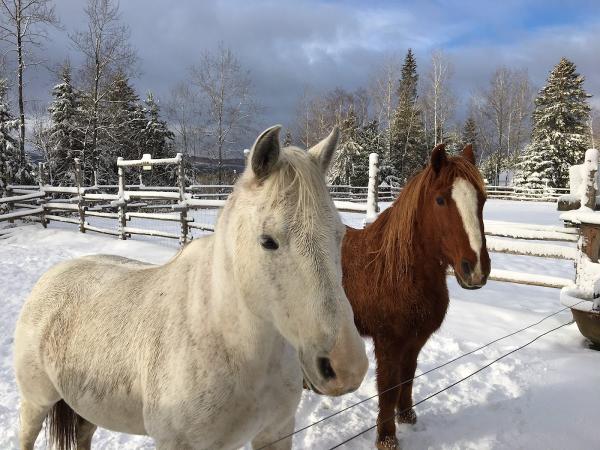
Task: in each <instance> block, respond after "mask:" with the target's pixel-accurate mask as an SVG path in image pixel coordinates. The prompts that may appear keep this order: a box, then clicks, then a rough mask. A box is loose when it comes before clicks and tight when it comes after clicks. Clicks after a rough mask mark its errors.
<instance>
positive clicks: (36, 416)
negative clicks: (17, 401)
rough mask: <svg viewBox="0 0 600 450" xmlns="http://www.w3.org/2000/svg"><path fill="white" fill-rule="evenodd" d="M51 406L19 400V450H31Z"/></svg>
mask: <svg viewBox="0 0 600 450" xmlns="http://www.w3.org/2000/svg"><path fill="white" fill-rule="evenodd" d="M51 408H52V405H45V406H39V405H36V404H35V403H32V402H30V401H28V400H26V399H24V398H23V399H22V400H21V408H20V411H19V418H20V422H21V424H20V427H19V443H20V446H21V450H33V446H34V444H35V440H36V439H37V437H38V434H40V430H41V429H42V425H43V424H44V419H45V418H46V416H47V415H48V412H49V411H50V409H51Z"/></svg>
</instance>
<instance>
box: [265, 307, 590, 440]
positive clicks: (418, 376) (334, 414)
mask: <svg viewBox="0 0 600 450" xmlns="http://www.w3.org/2000/svg"><path fill="white" fill-rule="evenodd" d="M584 301H585V300H582V301H580V302H578V303H575V304H574V305H572V306H576V305H578V304H579V303H582V302H584ZM570 308H571V307H565V308H561V309H559V310H558V311H555V312H553V313H552V314H548V315H547V316H545V317H543V318H542V319H540V320H538V321H537V322H534V323H532V324H530V325H527V326H526V327H523V328H520V329H518V330H516V331H513V332H511V333H509V334H507V335H504V336H502V337H499V338H497V339H494V340H493V341H490V342H488V343H486V344H483V345H482V346H480V347H477V348H475V349H473V350H470V351H468V352H466V353H463V354H462V355H460V356H457V357H455V358H453V359H451V360H449V361H446V362H445V363H443V364H440V365H438V366H435V367H433V368H431V369H429V370H426V371H425V372H422V373H420V374H419V375H416V376H415V377H413V378H410V379H407V380H404V381H402V382H400V383H398V384H396V385H395V386H392V387H389V388H387V389H385V390H383V391H381V392H378V393H377V394H375V395H372V396H370V397H367V398H364V399H362V400H360V401H358V402H356V403H353V404H351V405H348V406H346V407H344V408H342V409H340V410H338V411H336V412H334V413H332V414H329V415H328V416H325V417H322V418H321V419H319V420H317V421H316V422H313V423H311V424H308V425H306V426H304V427H301V428H298V429H297V430H295V431H294V432H293V433H289V434H286V435H285V436H282V437H280V438H279V439H277V440H276V441H273V442H271V443H269V444H267V445H264V446H262V447H260V448H258V449H257V450H263V449H265V448H267V447H270V446H271V445H273V444H277V443H278V442H280V441H283V440H284V439H288V438H290V437H292V436H294V435H296V434H298V433H301V432H303V431H306V430H307V429H309V428H311V427H314V426H315V425H318V424H320V423H322V422H325V421H326V420H329V419H331V418H332V417H335V416H337V415H339V414H341V413H343V412H345V411H348V410H349V409H352V408H354V407H355V406H358V405H361V404H363V403H365V402H367V401H369V400H372V399H374V398H376V397H379V396H380V395H382V394H385V393H387V392H390V391H392V390H394V389H396V388H398V387H400V386H403V385H405V384H407V383H410V382H411V381H414V380H416V379H417V378H420V377H422V376H425V375H427V374H429V373H431V372H434V371H436V370H438V369H441V368H442V367H446V366H447V365H449V364H452V363H454V362H456V361H458V360H459V359H462V358H464V357H466V356H469V355H472V354H473V353H476V352H478V351H480V350H483V349H484V348H486V347H489V346H490V345H492V344H495V343H496V342H499V341H502V340H504V339H507V338H509V337H511V336H514V335H515V334H518V333H521V332H523V331H525V330H528V329H529V328H532V327H534V326H536V325H539V324H540V323H542V322H543V321H545V320H547V319H549V318H550V317H553V316H556V315H557V314H560V313H561V312H563V311H566V310H567V309H570Z"/></svg>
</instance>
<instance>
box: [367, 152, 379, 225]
mask: <svg viewBox="0 0 600 450" xmlns="http://www.w3.org/2000/svg"><path fill="white" fill-rule="evenodd" d="M378 175H379V155H378V154H377V153H371V154H370V155H369V187H368V190H367V214H366V216H365V220H364V225H365V226H366V225H368V224H370V223H373V222H374V221H375V220H376V219H377V213H378V212H379V202H378V198H377V194H378V192H377V185H378Z"/></svg>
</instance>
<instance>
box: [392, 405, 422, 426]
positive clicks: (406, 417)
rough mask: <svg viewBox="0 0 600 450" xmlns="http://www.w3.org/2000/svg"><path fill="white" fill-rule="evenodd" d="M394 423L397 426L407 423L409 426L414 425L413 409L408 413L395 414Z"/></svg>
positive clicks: (415, 415)
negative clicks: (396, 423) (395, 422)
mask: <svg viewBox="0 0 600 450" xmlns="http://www.w3.org/2000/svg"><path fill="white" fill-rule="evenodd" d="M396 421H397V422H398V423H399V424H402V423H408V424H410V425H414V424H415V423H417V413H416V412H415V410H414V409H413V408H411V409H409V410H408V411H404V412H402V413H399V414H396Z"/></svg>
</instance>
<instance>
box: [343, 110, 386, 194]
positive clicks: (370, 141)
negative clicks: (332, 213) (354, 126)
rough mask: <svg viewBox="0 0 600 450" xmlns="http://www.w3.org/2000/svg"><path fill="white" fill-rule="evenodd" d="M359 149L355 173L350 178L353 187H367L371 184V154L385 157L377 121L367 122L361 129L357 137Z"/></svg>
mask: <svg viewBox="0 0 600 450" xmlns="http://www.w3.org/2000/svg"><path fill="white" fill-rule="evenodd" d="M356 142H357V144H358V147H359V149H358V150H357V152H356V153H355V155H354V162H353V164H352V166H353V171H352V175H351V176H350V184H351V185H352V186H367V184H368V183H369V154H370V153H377V154H379V155H380V159H382V158H381V155H383V153H384V149H383V148H381V147H380V143H381V133H380V131H379V123H378V122H377V120H373V121H371V122H367V123H366V124H365V125H363V126H362V127H360V128H359V130H358V134H357V136H356Z"/></svg>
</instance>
